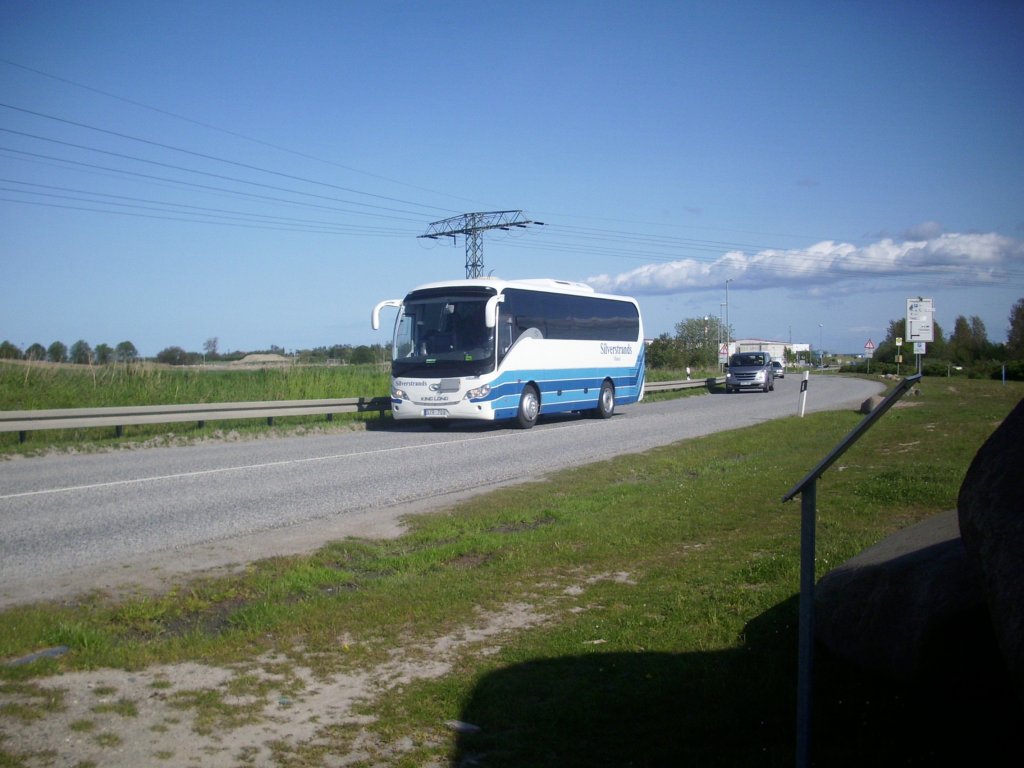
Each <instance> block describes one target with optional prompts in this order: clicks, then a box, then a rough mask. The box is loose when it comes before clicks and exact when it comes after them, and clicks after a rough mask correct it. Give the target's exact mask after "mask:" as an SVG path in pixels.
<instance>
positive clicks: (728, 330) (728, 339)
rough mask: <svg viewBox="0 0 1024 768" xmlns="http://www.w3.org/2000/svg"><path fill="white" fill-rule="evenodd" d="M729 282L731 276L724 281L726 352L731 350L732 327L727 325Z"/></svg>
mask: <svg viewBox="0 0 1024 768" xmlns="http://www.w3.org/2000/svg"><path fill="white" fill-rule="evenodd" d="M731 282H732V278H731V277H730V278H729V279H728V280H726V281H725V349H726V353H727V354H728V353H731V352H732V328H730V327H729V283H731Z"/></svg>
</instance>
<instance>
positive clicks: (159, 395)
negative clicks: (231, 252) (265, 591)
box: [0, 361, 390, 455]
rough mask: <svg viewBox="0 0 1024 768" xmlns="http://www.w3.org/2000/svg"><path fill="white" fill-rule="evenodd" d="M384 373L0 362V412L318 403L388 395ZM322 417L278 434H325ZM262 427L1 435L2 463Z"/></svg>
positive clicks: (283, 423) (251, 422) (346, 420)
mask: <svg viewBox="0 0 1024 768" xmlns="http://www.w3.org/2000/svg"><path fill="white" fill-rule="evenodd" d="M389 382H390V379H389V375H388V372H387V370H386V368H384V367H382V366H379V365H352V366H301V365H299V366H285V367H276V368H256V369H248V370H246V369H241V370H231V369H224V368H171V367H167V366H158V365H154V364H149V363H138V364H129V365H121V364H118V365H104V366H72V365H51V364H47V363H13V362H10V361H0V410H5V411H13V410H39V409H49V408H99V407H105V406H127V405H169V404H181V403H184V404H190V403H223V402H247V401H248V402H251V401H263V400H318V399H326V398H339V397H375V396H379V395H386V394H387V392H388V390H389V387H390V383H389ZM368 418H377V417H376V416H375V415H366V414H338V415H337V416H335V421H336V422H338V424H341V425H345V424H351V423H352V422H360V421H365V420H366V419H368ZM325 426H327V422H326V417H324V416H305V417H286V418H278V419H275V428H276V429H277V430H278V431H279V432H280V431H282V430H283V431H289V430H295V429H301V428H307V429H308V428H311V427H312V428H324V427H325ZM268 429H270V428H268V427H267V426H266V422H265V421H262V420H260V419H240V420H234V421H217V422H207V423H206V425H205V426H204V427H199V426H198V424H197V422H194V421H192V422H183V423H180V424H151V425H136V426H127V427H125V429H124V436H123V437H121V438H118V437H116V436H115V430H114V429H113V428H106V429H101V428H91V429H66V430H42V431H38V432H32V433H30V435H29V438H28V442H27V443H26V444H24V445H22V444H20V443H19V442H18V434H17V433H15V432H10V433H3V434H0V455H2V454H4V453H38V452H40V451H43V450H47V449H52V448H58V449H60V448H65V449H67V448H75V449H81V450H89V449H95V448H97V447H109V446H117V445H123V444H126V443H137V442H140V441H146V440H149V441H151V442H158V443H159V442H167V441H169V440H170V441H174V442H180V441H182V440H186V441H187V440H200V439H203V438H211V437H223V436H224V435H226V434H228V433H233V434H232V436H234V435H244V434H252V433H265V432H267V431H268Z"/></svg>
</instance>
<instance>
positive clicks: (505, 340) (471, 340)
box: [372, 278, 644, 429]
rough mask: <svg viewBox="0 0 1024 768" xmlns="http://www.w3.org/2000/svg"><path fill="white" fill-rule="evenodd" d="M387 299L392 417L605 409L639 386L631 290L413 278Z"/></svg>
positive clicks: (526, 420) (532, 419) (533, 417)
mask: <svg viewBox="0 0 1024 768" xmlns="http://www.w3.org/2000/svg"><path fill="white" fill-rule="evenodd" d="M384 307H397V308H398V318H397V320H396V322H395V335H394V343H393V345H392V362H391V412H392V415H393V416H394V418H396V419H428V420H436V421H438V422H441V421H444V420H449V419H484V420H495V419H516V420H517V421H518V423H519V426H521V427H523V428H524V429H528V428H530V427H532V426H533V425H534V424H535V423H536V421H537V417H538V416H539V415H540V414H541V413H544V414H552V413H568V412H573V411H591V412H593V414H594V415H595V416H598V417H600V418H605V419H607V418H609V417H610V416H611V415H612V414H613V413H614V411H615V407H616V405H626V404H629V403H635V402H638V401H639V400H641V399H642V398H643V392H644V336H643V324H642V322H641V319H640V308H639V306H638V305H637V303H636V301H635V300H634V299H631V298H628V297H625V296H611V295H606V294H599V293H595V292H594V290H593V289H592V288H590V286H587V285H583V284H582V283H570V282H565V281H561V280H516V281H511V280H497V279H491V278H482V279H474V280H453V281H451V282H445V283H430V284H428V285H422V286H420V287H418V288H416V289H414V290H413V291H411V292H410V293H409V295H407V296H406V297H405V298H404V299H402V300H398V299H392V300H389V301H382V302H380V303H379V304H378V305H377V306H376V307H374V309H373V316H372V326H373V328H374V330H376V329H378V328H380V312H381V309H382V308H384Z"/></svg>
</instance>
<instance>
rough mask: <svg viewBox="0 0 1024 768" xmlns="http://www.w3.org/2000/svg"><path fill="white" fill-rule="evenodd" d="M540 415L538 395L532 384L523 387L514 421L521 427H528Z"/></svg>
mask: <svg viewBox="0 0 1024 768" xmlns="http://www.w3.org/2000/svg"><path fill="white" fill-rule="evenodd" d="M539 415H540V396H539V395H538V394H537V389H536V387H534V386H533V385H532V384H527V385H526V386H525V387H523V394H522V395H520V396H519V412H518V413H517V414H516V421H518V422H519V426H520V427H522V428H523V429H529V428H530V427H532V426H533V425H534V424H536V423H537V417H538V416H539Z"/></svg>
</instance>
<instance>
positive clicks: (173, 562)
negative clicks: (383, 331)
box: [0, 374, 882, 607]
mask: <svg viewBox="0 0 1024 768" xmlns="http://www.w3.org/2000/svg"><path fill="white" fill-rule="evenodd" d="M799 389H800V379H799V377H798V376H794V375H792V374H791V375H790V376H787V377H786V378H785V379H781V380H777V381H776V388H775V391H774V392H768V393H760V392H744V393H740V394H732V395H725V394H714V395H709V396H704V397H689V398H685V399H681V400H674V401H668V402H661V403H642V404H639V405H634V406H629V407H625V408H620V409H619V410H618V412H617V414H616V416H615V417H614V418H612V419H610V420H608V421H600V420H596V419H585V418H561V419H555V420H549V421H544V420H543V419H542V421H541V422H540V423H539V424H538V425H537V426H536V427H534V428H533V429H531V430H528V431H524V430H518V429H513V428H509V427H507V426H502V427H499V426H495V425H491V424H486V425H476V424H474V425H468V426H455V427H453V428H452V429H451V430H449V431H436V430H433V429H430V428H429V427H426V426H422V425H406V424H394V423H391V422H390V421H387V422H382V424H386V425H388V426H386V427H381V428H371V429H368V430H366V431H351V432H336V433H332V434H326V435H319V436H303V437H294V438H280V439H266V440H250V441H243V442H222V443H212V444H211V443H206V444H201V445H195V446H188V447H177V448H149V449H141V450H135V451H124V450H122V451H115V452H105V453H95V454H79V455H58V456H47V457H40V458H30V459H12V460H8V461H0V607H3V606H7V605H12V604H16V603H21V602H26V601H29V600H38V599H56V598H65V597H68V596H71V595H73V594H76V593H79V592H83V591H89V590H91V589H108V590H114V591H124V590H125V589H126V588H128V589H130V588H132V587H138V588H143V589H148V588H152V587H156V586H159V585H161V584H165V583H167V581H168V580H169V579H172V578H173V577H175V576H178V575H181V574H188V573H194V572H197V571H205V570H208V569H223V568H233V567H238V566H241V565H244V564H245V563H246V562H251V561H252V560H254V559H258V558H261V557H268V556H271V555H275V554H290V553H296V552H305V551H310V550H312V549H315V548H316V547H318V546H320V545H321V544H323V543H324V542H325V541H329V540H332V539H338V538H343V537H345V536H362V537H379V536H389V535H397V534H398V533H400V532H401V522H400V521H401V518H402V517H403V516H406V515H409V514H414V513H416V512H418V511H423V510H426V509H430V508H437V507H439V506H443V505H445V504H448V503H450V502H452V501H455V500H457V499H459V498H462V497H465V496H468V495H472V494H474V493H479V492H482V491H486V490H489V489H492V488H495V487H497V486H500V485H503V484H506V483H511V482H521V481H524V480H530V479H536V478H540V477H543V476H544V475H545V474H547V473H549V472H551V471H553V470H556V469H561V468H564V467H570V466H578V465H581V464H587V463H590V462H594V461H599V460H602V459H607V458H610V457H612V456H616V455H620V454H625V453H635V452H640V451H644V450H647V449H649V448H653V447H656V446H660V445H666V444H669V443H673V442H677V441H679V440H684V439H686V438H691V437H697V436H700V435H705V434H709V433H712V432H717V431H721V430H727V429H733V428H736V427H741V426H745V425H750V424H755V423H758V422H763V421H768V420H771V419H777V418H781V417H785V416H792V415H795V414H796V413H797V412H798V407H799V398H800V395H799ZM881 389H882V387H881V385H880V384H876V383H873V382H870V381H865V380H860V379H852V378H840V377H834V376H812V377H811V381H810V386H809V389H808V397H807V411H808V412H812V411H817V410H834V409H842V408H851V409H855V408H857V407H858V406H859V405H860V403H861V402H863V401H864V400H865V399H866V398H868V397H870V396H871V395H872V394H877V393H878V392H880V391H881ZM808 469H810V468H809V467H808ZM796 480H799V478H794V481H796Z"/></svg>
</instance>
